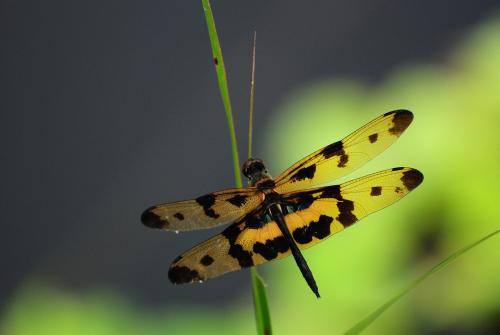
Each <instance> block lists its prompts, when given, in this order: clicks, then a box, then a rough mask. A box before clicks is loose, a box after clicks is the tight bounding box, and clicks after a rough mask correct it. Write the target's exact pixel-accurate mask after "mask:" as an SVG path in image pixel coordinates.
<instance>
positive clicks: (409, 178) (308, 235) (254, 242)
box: [169, 168, 423, 284]
mask: <svg viewBox="0 0 500 335" xmlns="http://www.w3.org/2000/svg"><path fill="white" fill-rule="evenodd" d="M422 180H423V175H422V174H421V173H420V172H419V171H418V170H415V169H412V168H394V169H390V170H385V171H381V172H378V173H374V174H371V175H368V176H365V177H362V178H359V179H356V180H353V181H350V182H347V183H344V184H341V185H334V186H327V187H322V188H317V189H313V190H308V191H303V192H296V193H293V194H289V195H288V194H287V195H286V196H285V197H284V198H285V201H286V205H285V204H283V206H285V207H286V208H287V211H289V212H290V211H291V212H290V213H289V214H286V215H285V216H284V218H285V223H286V225H287V227H288V230H289V231H290V232H291V233H292V236H293V238H294V240H295V242H296V243H297V245H298V247H299V248H301V249H305V248H308V247H311V246H313V245H315V244H317V243H319V242H321V241H322V240H324V239H326V238H328V237H330V236H332V235H333V234H335V233H337V232H339V231H341V230H343V229H344V228H347V227H349V226H351V225H352V224H354V223H355V222H357V221H358V220H360V219H362V218H363V217H365V216H367V215H368V214H370V213H373V212H375V211H377V210H380V209H382V208H384V207H386V206H389V205H390V204H392V203H394V202H396V201H397V200H399V199H401V198H402V197H404V196H405V195H406V194H408V193H409V192H410V191H411V190H413V189H414V188H416V187H417V186H418V185H419V184H420V183H421V182H422ZM260 211H261V210H260V209H259V210H258V211H256V212H254V213H253V214H252V215H247V217H246V218H245V219H243V220H242V221H241V222H237V223H235V224H233V225H231V226H229V227H228V228H227V229H226V230H224V231H223V232H222V233H221V234H219V235H216V236H214V237H212V238H211V239H209V240H207V241H205V242H203V243H201V244H199V245H197V246H195V247H194V248H192V249H190V250H188V251H187V252H185V253H184V254H182V255H181V256H180V257H178V258H177V259H176V260H175V261H174V262H173V263H172V265H171V266H170V270H169V278H170V280H171V281H172V282H173V283H176V284H182V283H190V282H194V281H200V280H201V281H203V280H207V279H210V278H213V277H217V276H220V275H222V274H224V273H227V272H231V271H236V270H239V269H242V268H246V267H251V266H254V265H258V264H262V263H265V262H268V261H271V260H274V259H280V258H283V257H286V256H288V255H290V248H289V246H288V243H287V241H286V239H285V238H284V236H283V235H282V233H281V231H280V229H279V228H278V226H277V224H276V222H274V221H270V222H263V221H262V218H263V213H262V212H260Z"/></svg>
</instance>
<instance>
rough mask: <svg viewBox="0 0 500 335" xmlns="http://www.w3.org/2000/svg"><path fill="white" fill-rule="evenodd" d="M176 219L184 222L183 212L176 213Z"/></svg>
mask: <svg viewBox="0 0 500 335" xmlns="http://www.w3.org/2000/svg"><path fill="white" fill-rule="evenodd" d="M174 217H175V218H176V219H178V220H179V221H182V220H184V215H182V213H181V212H177V213H175V214H174Z"/></svg>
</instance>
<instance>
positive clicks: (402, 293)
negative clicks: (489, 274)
mask: <svg viewBox="0 0 500 335" xmlns="http://www.w3.org/2000/svg"><path fill="white" fill-rule="evenodd" d="M499 232H500V229H497V230H495V231H493V232H492V233H489V234H488V235H486V236H484V237H482V238H480V239H479V240H477V241H475V242H473V243H471V244H469V245H467V246H465V247H463V248H461V249H459V250H457V251H455V252H454V253H453V254H451V255H450V256H448V257H447V258H446V259H444V260H443V261H441V262H440V263H438V264H437V265H435V266H434V267H432V268H431V269H430V270H429V271H427V272H425V273H424V274H423V275H421V276H420V277H418V278H417V279H415V280H414V281H413V282H411V283H410V285H408V286H407V287H406V288H404V289H403V290H401V291H400V292H399V293H397V294H396V295H395V296H394V297H392V298H391V299H389V300H388V301H387V302H385V303H384V304H383V305H382V306H380V307H379V308H377V309H376V310H375V311H373V312H372V313H370V314H369V315H368V316H366V317H365V318H364V319H363V320H361V321H360V322H358V323H357V324H356V325H354V327H352V328H351V329H349V330H348V331H346V332H345V334H346V335H355V334H360V333H361V332H362V331H363V330H364V329H366V328H367V327H368V326H369V325H370V324H371V323H372V322H373V321H375V320H376V319H377V318H378V317H379V316H380V315H382V313H384V312H385V311H386V310H387V309H388V308H389V307H391V306H392V305H393V304H394V303H396V302H397V301H398V300H399V299H401V298H402V297H403V296H405V295H406V294H407V293H408V292H410V291H411V290H413V289H414V288H415V287H416V286H417V285H419V284H420V283H421V282H423V281H424V280H425V279H427V278H428V277H429V276H431V275H432V274H434V273H436V272H438V271H439V270H441V269H443V268H445V267H446V266H448V265H449V264H450V263H451V262H453V261H454V260H456V259H457V258H458V257H460V256H461V255H463V254H464V253H465V252H467V251H469V250H470V249H472V248H474V247H476V246H477V245H479V244H480V243H482V242H484V241H486V240H487V239H489V238H491V237H493V236H494V235H495V234H497V233H499Z"/></svg>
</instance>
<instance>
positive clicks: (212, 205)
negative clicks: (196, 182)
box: [141, 188, 263, 231]
mask: <svg viewBox="0 0 500 335" xmlns="http://www.w3.org/2000/svg"><path fill="white" fill-rule="evenodd" d="M262 200H263V196H262V195H261V193H260V191H258V190H257V189H255V188H240V189H228V190H225V191H220V192H214V193H209V194H206V195H204V196H201V197H198V198H196V199H193V200H185V201H179V202H173V203H168V204H161V205H156V206H152V207H150V208H148V209H146V210H145V211H144V212H143V214H142V216H141V220H142V223H144V225H146V226H148V227H151V228H158V229H164V230H171V231H175V230H177V231H184V230H194V229H204V228H211V227H215V226H219V225H223V224H227V223H233V222H235V221H237V220H238V219H240V218H242V217H243V216H245V215H246V214H247V213H249V212H251V211H253V210H254V209H255V208H257V207H258V206H259V205H260V204H261V203H262Z"/></svg>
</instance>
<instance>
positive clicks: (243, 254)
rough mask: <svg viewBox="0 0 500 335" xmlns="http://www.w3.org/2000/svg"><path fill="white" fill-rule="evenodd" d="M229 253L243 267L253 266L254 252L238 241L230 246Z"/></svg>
mask: <svg viewBox="0 0 500 335" xmlns="http://www.w3.org/2000/svg"><path fill="white" fill-rule="evenodd" d="M229 255H230V256H232V257H233V258H235V259H236V260H237V261H238V263H239V264H240V266H241V267H242V268H248V267H251V266H253V260H252V253H251V252H250V251H248V250H245V249H244V248H243V246H241V245H239V244H237V243H236V244H232V245H231V246H230V247H229Z"/></svg>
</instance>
